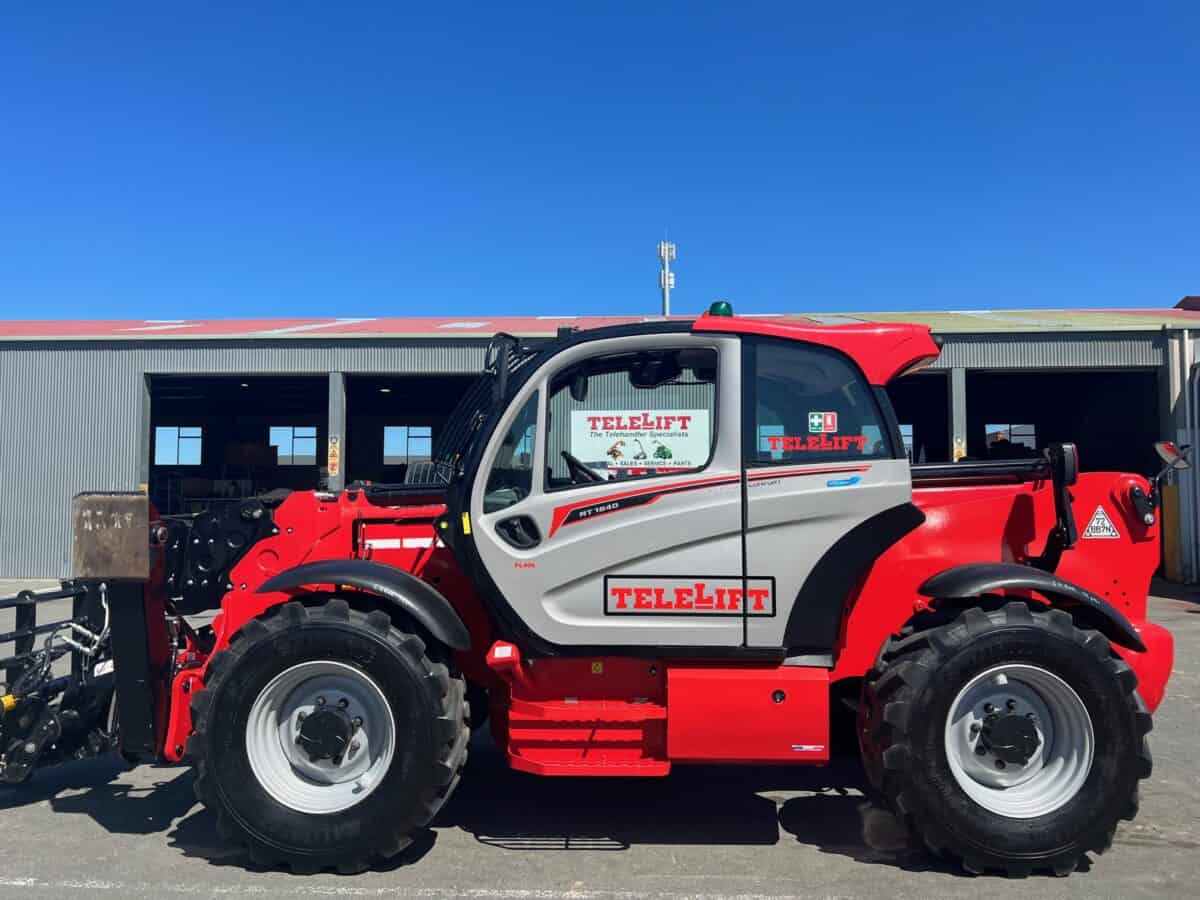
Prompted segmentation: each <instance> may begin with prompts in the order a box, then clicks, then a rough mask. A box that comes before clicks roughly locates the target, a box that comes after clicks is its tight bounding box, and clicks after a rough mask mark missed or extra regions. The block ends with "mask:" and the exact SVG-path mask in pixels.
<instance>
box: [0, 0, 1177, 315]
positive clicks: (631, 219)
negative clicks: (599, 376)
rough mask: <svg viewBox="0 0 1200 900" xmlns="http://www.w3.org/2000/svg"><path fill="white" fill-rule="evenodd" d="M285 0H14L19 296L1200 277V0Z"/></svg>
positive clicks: (5, 271)
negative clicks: (671, 254) (478, 0)
mask: <svg viewBox="0 0 1200 900" xmlns="http://www.w3.org/2000/svg"><path fill="white" fill-rule="evenodd" d="M252 5H253V6H255V7H256V11H255V12H247V11H246V10H244V9H238V8H237V6H238V5H232V4H231V5H229V6H228V7H225V8H222V7H221V6H219V5H209V4H205V6H206V7H207V8H206V9H204V10H201V9H199V8H198V7H199V6H200V5H199V4H186V5H185V4H171V3H166V4H164V3H153V4H145V5H134V4H113V5H112V7H113V9H108V8H107V7H109V4H82V5H79V6H77V7H72V6H70V5H69V4H60V5H55V8H54V10H53V11H51V10H48V9H47V7H48V5H46V4H20V7H21V8H19V9H18V8H16V7H17V6H18V5H17V4H6V8H5V10H4V11H3V12H0V85H2V86H3V87H2V88H0V136H2V143H0V148H2V149H0V315H2V316H4V317H6V318H77V317H84V318H99V317H132V318H179V317H201V316H210V317H238V316H250V315H266V316H275V315H278V316H288V315H321V316H324V315H341V316H377V315H463V314H467V315H482V314H490V315H497V314H502V313H507V314H524V313H529V314H539V315H551V314H555V313H568V314H569V313H594V314H602V313H614V314H618V313H619V314H636V313H653V312H655V311H656V310H657V309H658V303H659V300H658V293H657V273H656V267H657V262H656V260H655V255H654V246H655V243H656V241H658V240H659V239H660V238H661V237H662V236H663V234H664V231H665V230H668V229H669V234H670V237H671V239H673V240H675V241H676V242H677V244H678V246H679V260H678V264H677V272H678V289H677V290H676V292H675V296H674V301H675V302H674V305H675V309H676V310H677V311H680V312H690V311H698V310H699V309H702V308H703V307H704V306H706V305H707V304H708V303H709V302H710V301H711V300H712V299H714V298H717V297H723V298H728V299H730V300H732V301H733V302H734V305H735V308H737V309H738V310H739V311H743V312H774V311H804V310H872V309H906V308H913V309H917V308H921V309H924V308H948V309H961V308H971V309H979V308H1003V307H1021V306H1035V307H1041V306H1160V307H1161V306H1169V305H1171V304H1173V303H1174V302H1175V301H1176V300H1178V298H1179V297H1180V296H1182V295H1183V294H1185V293H1200V276H1198V273H1197V266H1198V264H1200V253H1198V248H1200V241H1198V240H1197V238H1198V235H1197V223H1198V222H1200V215H1198V211H1200V165H1198V163H1200V149H1198V148H1200V78H1198V77H1197V76H1196V70H1195V64H1196V63H1195V61H1196V59H1197V58H1198V57H1200V52H1198V51H1200V12H1198V9H1200V8H1198V7H1197V5H1196V4H1194V3H1179V4H1167V3H1156V4H1149V5H1147V6H1146V8H1145V11H1144V10H1142V9H1139V8H1135V7H1139V6H1140V5H1135V4H1125V3H1121V4H1118V3H1097V2H1090V3H1079V4H1071V3H1053V4H1040V3H1031V2H1020V3H1005V4H973V3H962V2H955V3H944V4H943V3H929V4H897V3H887V4H873V3H858V4H829V3H822V4H806V3H795V2H793V3H780V4H767V3H755V2H739V3H737V4H722V5H720V6H717V5H715V4H704V3H689V4H674V3H669V2H654V3H645V2H643V3H636V4H633V3H631V4H622V3H591V4H579V3H569V2H568V3H563V2H559V3H555V4H545V5H525V4H515V3H504V4H499V3H488V4H479V5H475V4H470V3H456V4H428V3H424V4H411V5H408V4H401V3H386V4H379V5H377V6H372V5H361V4H351V3H344V4H343V3H337V4H333V3H308V2H289V3H286V4H285V3H281V4H278V5H274V6H272V5H270V4H265V3H262V4H252ZM101 6H103V7H105V9H101V8H100V7H101ZM433 8H437V10H441V9H444V10H446V11H445V12H442V11H435V10H434V9H433ZM113 10H116V11H113Z"/></svg>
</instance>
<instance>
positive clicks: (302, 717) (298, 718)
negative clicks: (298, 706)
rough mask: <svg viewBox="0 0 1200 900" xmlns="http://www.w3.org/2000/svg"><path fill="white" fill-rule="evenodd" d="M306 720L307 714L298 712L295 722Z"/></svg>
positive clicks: (301, 711)
mask: <svg viewBox="0 0 1200 900" xmlns="http://www.w3.org/2000/svg"><path fill="white" fill-rule="evenodd" d="M307 718H308V713H306V712H305V711H304V710H300V712H299V713H297V714H296V721H297V722H303V721H304V720H305V719H307Z"/></svg>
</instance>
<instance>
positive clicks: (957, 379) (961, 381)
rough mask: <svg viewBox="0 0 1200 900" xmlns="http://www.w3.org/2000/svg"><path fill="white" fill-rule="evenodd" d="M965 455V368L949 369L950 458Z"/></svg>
mask: <svg viewBox="0 0 1200 900" xmlns="http://www.w3.org/2000/svg"><path fill="white" fill-rule="evenodd" d="M966 455H967V370H966V369H964V368H962V367H961V366H960V367H956V368H953V369H951V370H950V459H951V460H952V461H954V462H958V461H959V460H960V459H962V458H963V457H964V456H966Z"/></svg>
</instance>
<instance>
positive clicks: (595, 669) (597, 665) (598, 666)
mask: <svg viewBox="0 0 1200 900" xmlns="http://www.w3.org/2000/svg"><path fill="white" fill-rule="evenodd" d="M592 674H593V675H603V674H604V663H602V662H594V663H592Z"/></svg>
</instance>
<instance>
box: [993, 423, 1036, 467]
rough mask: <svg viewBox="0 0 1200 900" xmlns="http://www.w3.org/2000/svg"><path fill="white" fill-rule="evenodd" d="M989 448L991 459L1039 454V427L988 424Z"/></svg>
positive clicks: (1019, 457) (1016, 457) (1017, 457)
mask: <svg viewBox="0 0 1200 900" xmlns="http://www.w3.org/2000/svg"><path fill="white" fill-rule="evenodd" d="M987 448H988V456H989V457H990V458H991V459H1014V458H1015V459H1021V458H1025V457H1032V456H1037V429H1036V428H1035V427H1034V426H1033V425H988V426H987Z"/></svg>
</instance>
